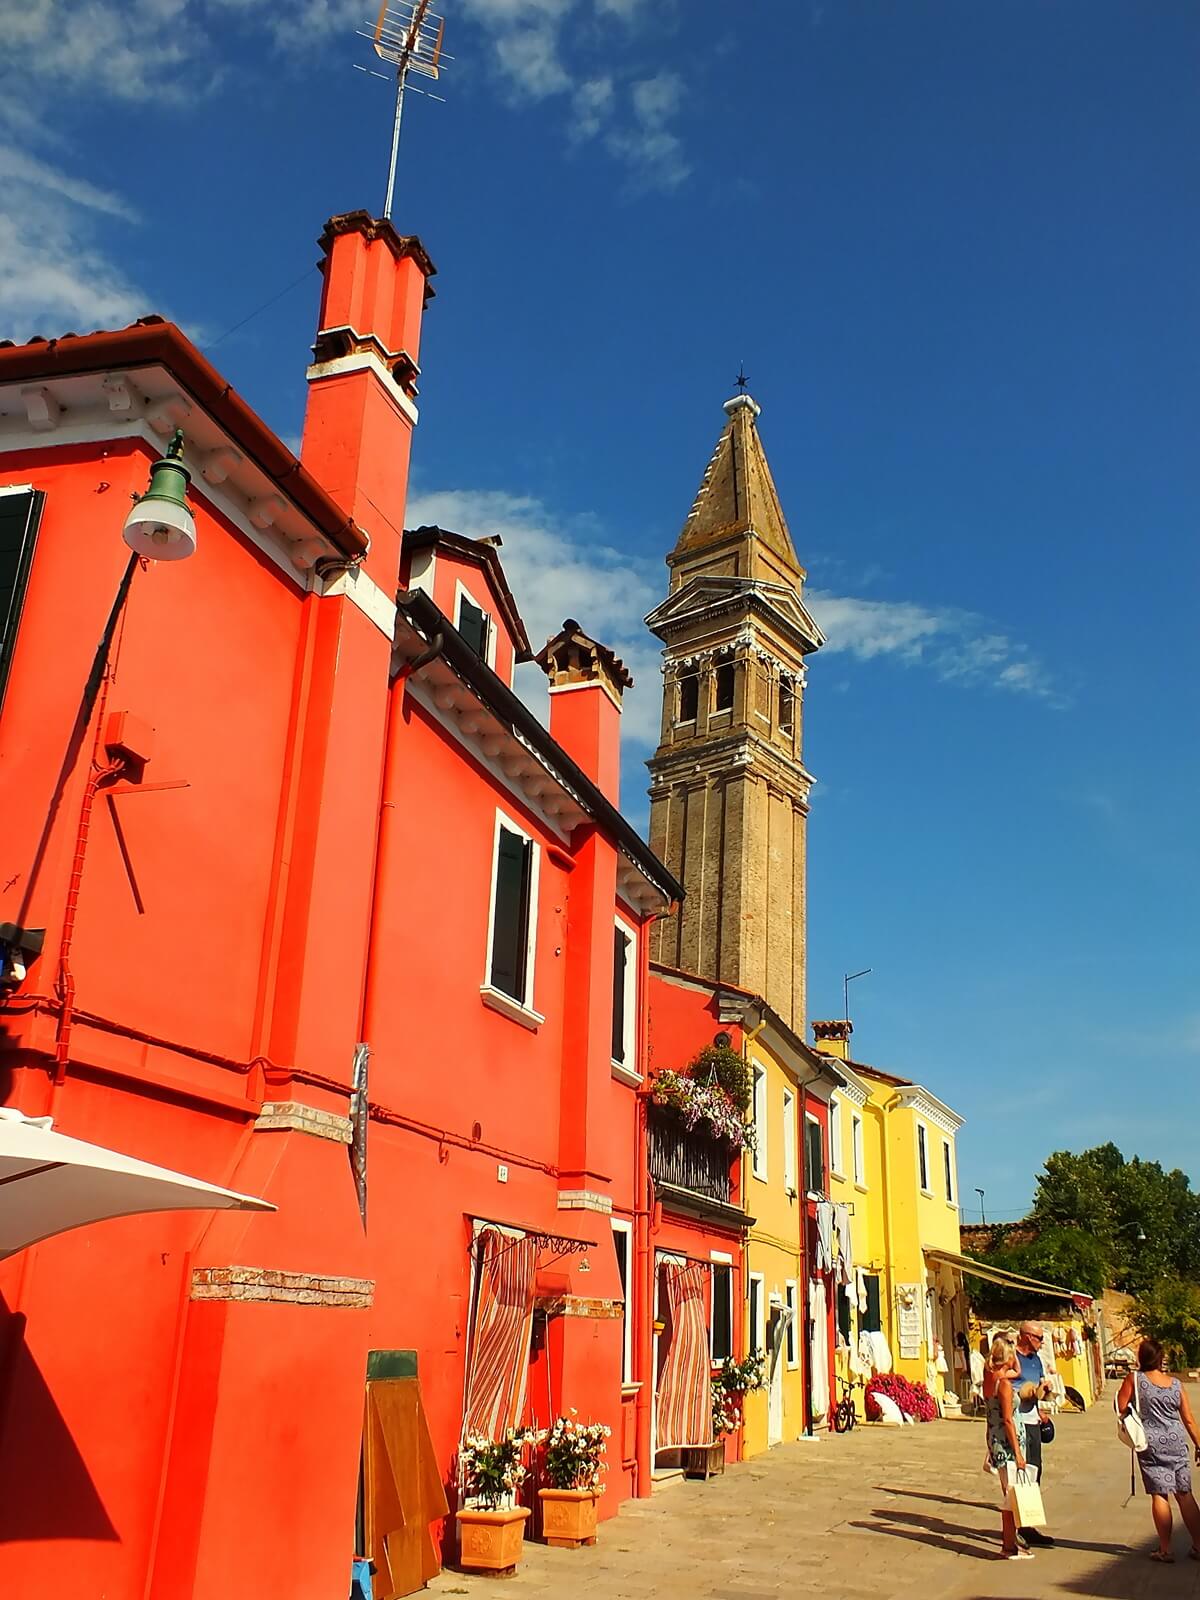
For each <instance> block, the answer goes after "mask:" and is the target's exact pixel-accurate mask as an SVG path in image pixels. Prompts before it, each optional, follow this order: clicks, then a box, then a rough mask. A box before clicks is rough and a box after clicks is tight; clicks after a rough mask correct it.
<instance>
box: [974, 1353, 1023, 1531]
mask: <svg viewBox="0 0 1200 1600" xmlns="http://www.w3.org/2000/svg"><path fill="white" fill-rule="evenodd" d="M1015 1367H1016V1357H1015V1353H1014V1351H1013V1346H1012V1341H1011V1340H1009V1339H1005V1338H1003V1337H1002V1336H1001V1335H997V1336H996V1338H995V1339H993V1340H992V1348H991V1350H990V1351H989V1352H988V1360H987V1368H986V1370H985V1371H984V1374H983V1403H984V1407H985V1409H986V1412H987V1442H988V1454H989V1456H990V1457H991V1463H992V1466H993V1467H994V1468H995V1469H996V1472H997V1473H998V1475H999V1478H1000V1493H1001V1494H1002V1495H1003V1497H1004V1500H1003V1506H1002V1509H1001V1512H1000V1530H1001V1536H1000V1551H1001V1554H1002V1555H1003V1557H1004V1559H1005V1560H1006V1561H1032V1560H1033V1552H1032V1550H1026V1549H1025V1548H1023V1546H1021V1545H1020V1544H1018V1542H1017V1519H1016V1517H1015V1516H1014V1515H1013V1513H1012V1511H1011V1510H1010V1509H1009V1504H1008V1487H1009V1483H1010V1482H1011V1474H1010V1471H1009V1469H1010V1468H1015V1469H1016V1470H1017V1471H1018V1472H1023V1471H1024V1470H1025V1467H1026V1465H1027V1462H1026V1459H1025V1441H1024V1439H1023V1438H1022V1431H1023V1430H1022V1428H1021V1425H1020V1423H1019V1421H1018V1417H1017V1406H1016V1397H1015V1395H1014V1394H1013V1386H1012V1374H1013V1372H1014V1371H1015Z"/></svg>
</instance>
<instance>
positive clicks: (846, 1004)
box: [842, 967, 875, 1022]
mask: <svg viewBox="0 0 1200 1600" xmlns="http://www.w3.org/2000/svg"><path fill="white" fill-rule="evenodd" d="M874 970H875V969H874V967H864V968H863V969H862V971H861V972H847V973H846V974H845V976H844V977H843V978H842V1021H843V1022H849V1021H850V985H851V984H852V983H853V982H854V980H855V978H865V977H866V976H867V974H868V973H869V972H873V971H874Z"/></svg>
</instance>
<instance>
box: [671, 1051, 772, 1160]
mask: <svg viewBox="0 0 1200 1600" xmlns="http://www.w3.org/2000/svg"><path fill="white" fill-rule="evenodd" d="M650 1099H651V1100H652V1101H653V1102H654V1104H655V1105H656V1106H670V1107H671V1109H672V1110H673V1111H677V1112H678V1113H679V1115H680V1117H681V1118H682V1121H683V1125H684V1127H685V1128H687V1129H688V1130H689V1132H690V1131H691V1130H692V1129H693V1128H695V1127H696V1126H697V1124H698V1123H700V1122H706V1123H707V1124H708V1126H709V1127H710V1128H711V1130H712V1131H713V1133H715V1134H716V1135H717V1137H718V1138H719V1139H724V1140H725V1141H726V1143H727V1144H731V1145H732V1146H733V1147H734V1149H735V1150H752V1149H753V1148H754V1129H753V1128H752V1127H751V1126H749V1125H748V1124H747V1123H745V1122H743V1120H742V1113H741V1112H740V1111H739V1110H738V1108H737V1106H736V1105H735V1104H734V1102H733V1099H732V1098H731V1097H730V1095H729V1094H728V1092H727V1091H726V1090H725V1089H723V1088H722V1087H721V1085H720V1084H719V1083H718V1082H717V1081H716V1079H715V1077H714V1078H713V1080H712V1081H711V1082H707V1083H706V1082H703V1081H701V1080H700V1079H697V1078H693V1077H692V1076H691V1075H690V1073H688V1072H676V1071H674V1070H673V1069H672V1068H670V1067H667V1068H665V1069H664V1070H663V1071H662V1072H659V1073H657V1074H656V1076H655V1077H654V1078H652V1079H651V1082H650Z"/></svg>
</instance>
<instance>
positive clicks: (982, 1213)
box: [975, 1188, 987, 1227]
mask: <svg viewBox="0 0 1200 1600" xmlns="http://www.w3.org/2000/svg"><path fill="white" fill-rule="evenodd" d="M975 1193H976V1194H977V1195H978V1196H979V1220H980V1222H981V1223H982V1224H983V1225H984V1227H986V1226H987V1212H986V1211H985V1210H984V1209H983V1193H984V1191H983V1190H982V1189H978V1188H977V1189H976V1190H975Z"/></svg>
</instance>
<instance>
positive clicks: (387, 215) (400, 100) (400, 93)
mask: <svg viewBox="0 0 1200 1600" xmlns="http://www.w3.org/2000/svg"><path fill="white" fill-rule="evenodd" d="M407 76H408V69H407V67H399V68H397V71H396V115H395V117H394V118H393V120H392V158H391V160H390V161H389V163H388V181H387V199H386V200H385V201H384V202H383V216H384V221H385V222H390V221H391V220H392V197H393V195H394V194H395V192H396V163H397V161H398V160H399V159H400V118H401V117H402V116H403V115H404V80H405V79H406V78H407Z"/></svg>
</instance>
